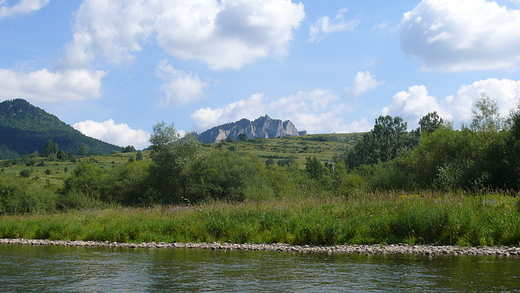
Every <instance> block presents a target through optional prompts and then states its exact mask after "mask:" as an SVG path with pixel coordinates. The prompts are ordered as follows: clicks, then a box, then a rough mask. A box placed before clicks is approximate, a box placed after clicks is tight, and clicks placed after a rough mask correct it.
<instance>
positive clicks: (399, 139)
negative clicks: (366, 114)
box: [345, 115, 409, 169]
mask: <svg viewBox="0 0 520 293" xmlns="http://www.w3.org/2000/svg"><path fill="white" fill-rule="evenodd" d="M406 128H407V123H406V122H403V119H402V118H401V117H399V116H396V117H391V116H389V115H386V116H379V117H378V118H377V119H376V121H375V125H374V128H373V129H372V130H371V131H370V132H369V133H367V134H365V135H364V136H363V138H362V140H361V141H359V142H358V143H357V144H356V145H355V146H354V148H353V149H352V150H351V151H350V152H349V153H347V154H346V157H345V163H346V166H347V168H348V169H353V168H355V167H358V166H360V165H363V164H368V165H372V164H377V163H381V162H386V161H389V160H391V159H393V158H395V157H397V155H398V153H399V151H400V150H402V149H404V148H406V147H408V146H409V135H408V133H407V132H406Z"/></svg>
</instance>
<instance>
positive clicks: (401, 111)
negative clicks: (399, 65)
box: [382, 85, 471, 124]
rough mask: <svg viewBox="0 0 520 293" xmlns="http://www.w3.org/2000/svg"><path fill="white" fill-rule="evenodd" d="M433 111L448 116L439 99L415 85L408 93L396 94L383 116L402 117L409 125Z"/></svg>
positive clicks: (384, 109) (384, 110)
mask: <svg viewBox="0 0 520 293" xmlns="http://www.w3.org/2000/svg"><path fill="white" fill-rule="evenodd" d="M470 110H471V107H470ZM433 111H437V113H439V115H440V116H441V117H446V116H447V113H444V112H443V111H442V109H441V107H440V104H439V103H438V102H437V98H435V97H433V96H430V95H428V90H427V89H426V87H425V86H423V85H414V86H412V87H410V88H409V89H408V91H401V92H398V93H397V94H395V95H394V97H393V102H392V104H391V105H390V106H388V107H385V108H383V111H382V114H383V115H392V116H401V117H402V118H403V119H404V120H405V121H408V123H409V124H413V123H416V122H418V121H419V119H420V118H421V117H422V116H424V115H426V114H428V113H429V112H433Z"/></svg>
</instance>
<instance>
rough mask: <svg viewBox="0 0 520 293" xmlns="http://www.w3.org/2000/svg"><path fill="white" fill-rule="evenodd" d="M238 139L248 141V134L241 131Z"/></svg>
mask: <svg viewBox="0 0 520 293" xmlns="http://www.w3.org/2000/svg"><path fill="white" fill-rule="evenodd" d="M238 140H240V141H246V140H247V134H245V133H240V134H239V135H238Z"/></svg>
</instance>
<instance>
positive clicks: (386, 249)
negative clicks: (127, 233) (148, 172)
mask: <svg viewBox="0 0 520 293" xmlns="http://www.w3.org/2000/svg"><path fill="white" fill-rule="evenodd" d="M0 244H11V245H39V246H51V245H53V246H81V247H109V248H149V249H150V248H151V249H159V248H169V249H212V250H252V251H254V250H257V251H258V250H262V251H277V252H296V253H329V254H339V253H347V254H367V255H371V254H415V255H426V256H439V255H494V256H508V257H509V256H515V257H516V256H520V248H519V247H510V246H483V247H480V246H478V247H459V246H435V245H408V244H389V245H379V244H372V245H334V246H313V245H290V244H283V243H274V244H232V243H163V242H159V243H157V242H144V243H120V242H109V241H105V242H99V241H62V240H41V239H0Z"/></svg>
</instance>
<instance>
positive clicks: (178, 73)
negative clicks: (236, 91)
mask: <svg viewBox="0 0 520 293" xmlns="http://www.w3.org/2000/svg"><path fill="white" fill-rule="evenodd" d="M156 74H157V76H158V77H160V78H162V79H163V80H165V81H167V83H165V84H163V85H161V90H162V91H164V92H165V94H166V96H165V97H164V98H163V99H162V100H161V101H160V105H161V106H163V107H166V106H170V105H174V106H180V105H185V104H188V103H190V102H193V101H197V100H199V99H200V98H201V97H202V95H203V93H204V88H205V87H207V83H206V82H203V81H201V79H200V78H199V77H198V76H197V75H196V74H193V73H191V72H190V73H188V72H184V71H182V70H178V69H175V68H173V67H172V66H171V65H168V64H167V60H163V61H161V62H159V65H158V66H157V69H156Z"/></svg>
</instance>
